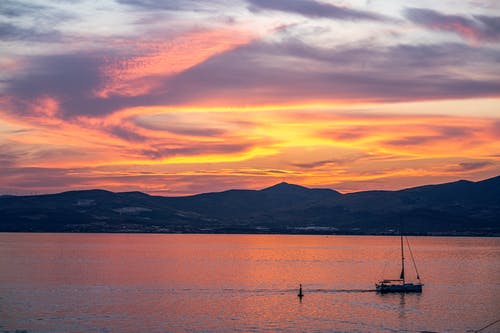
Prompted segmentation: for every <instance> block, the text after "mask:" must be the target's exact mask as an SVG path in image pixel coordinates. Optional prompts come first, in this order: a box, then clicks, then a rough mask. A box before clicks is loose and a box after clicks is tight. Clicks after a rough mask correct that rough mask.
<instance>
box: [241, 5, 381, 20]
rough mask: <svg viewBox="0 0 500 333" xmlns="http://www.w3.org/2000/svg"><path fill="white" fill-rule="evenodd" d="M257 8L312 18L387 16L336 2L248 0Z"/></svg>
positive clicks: (369, 18)
mask: <svg viewBox="0 0 500 333" xmlns="http://www.w3.org/2000/svg"><path fill="white" fill-rule="evenodd" d="M248 2H249V3H250V4H251V5H252V6H253V7H255V8H260V9H270V10H278V11H283V12H288V13H294V14H299V15H303V16H307V17H312V18H330V19H337V20H353V21H356V20H369V21H385V20H388V18H387V17H384V16H383V15H380V14H377V13H372V12H369V11H364V10H359V9H353V8H349V7H341V6H337V5H334V4H330V3H326V2H319V1H314V0H310V1H306V0H291V1H279V0H248Z"/></svg>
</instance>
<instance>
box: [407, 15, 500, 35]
mask: <svg viewBox="0 0 500 333" xmlns="http://www.w3.org/2000/svg"><path fill="white" fill-rule="evenodd" d="M405 16H406V17H407V18H408V19H409V20H410V21H412V22H413V23H415V24H418V25H421V26H424V27H426V28H428V29H432V30H442V31H448V32H453V33H456V34H458V35H460V36H462V37H463V38H465V39H468V40H473V41H487V42H497V41H500V17H498V16H485V15H475V16H471V17H466V16H461V15H447V14H442V13H440V12H438V11H435V10H431V9H423V8H407V9H406V10H405Z"/></svg>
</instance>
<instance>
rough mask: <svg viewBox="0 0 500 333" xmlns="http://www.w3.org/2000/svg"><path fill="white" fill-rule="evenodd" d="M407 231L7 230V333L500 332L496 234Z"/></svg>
mask: <svg viewBox="0 0 500 333" xmlns="http://www.w3.org/2000/svg"><path fill="white" fill-rule="evenodd" d="M408 241H409V243H410V245H411V250H412V254H413V257H414V259H415V263H416V267H417V269H418V273H419V276H420V279H421V281H422V282H423V283H424V287H423V292H422V293H415V294H379V293H377V292H376V291H375V283H376V282H377V281H378V280H380V279H383V278H398V277H399V274H400V269H401V267H400V266H401V251H400V239H399V237H393V236H320V235H210V234H199V235H198V234H62V233H57V234H51V233H0V332H3V333H14V332H16V333H21V332H22V333H32V332H40V333H42V332H44V333H45V332H47V333H49V332H50V333H57V332H476V331H479V332H500V322H497V321H498V320H499V319H500V238H479V237H467V238H465V237H464V238H461V237H408ZM405 244H406V240H405ZM405 257H406V260H405V268H406V277H407V279H408V280H410V281H416V273H415V268H414V265H413V262H412V260H411V254H410V253H409V251H408V250H406V251H405ZM300 284H302V288H303V293H304V297H302V298H299V297H297V294H298V289H299V285H300ZM488 325H490V326H488Z"/></svg>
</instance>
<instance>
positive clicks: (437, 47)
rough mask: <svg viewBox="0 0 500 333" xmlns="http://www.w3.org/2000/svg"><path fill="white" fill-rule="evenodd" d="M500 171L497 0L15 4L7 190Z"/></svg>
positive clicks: (4, 147) (5, 20)
mask: <svg viewBox="0 0 500 333" xmlns="http://www.w3.org/2000/svg"><path fill="white" fill-rule="evenodd" d="M499 174H500V2H499V1H496V0H441V1H435V0H432V1H430V0H418V1H416V0H407V1H402V0H401V1H397V0H350V1H347V0H346V1H344V0H321V1H320V0H311V1H307V0H288V1H280V0H241V1H239V0H231V1H222V0H210V1H191V0H178V1H176V0H170V1H167V0H115V1H107V0H101V1H93V0H88V1H86V0H82V1H70V0H57V1H49V0H43V1H36V0H29V1H15V0H2V1H1V3H0V194H15V195H25V194H41V193H56V192H61V191H67V190H77V189H78V190H79V189H93V188H101V189H107V190H111V191H143V192H146V193H150V194H154V195H167V196H178V195H190V194H196V193H203V192H213V191H223V190H228V189H261V188H264V187H267V186H271V185H273V184H275V183H278V182H282V181H286V182H289V183H294V184H300V185H303V186H307V187H321V188H332V189H336V190H338V191H340V192H343V193H348V192H355V191H363V190H373V189H386V190H396V189H402V188H407V187H412V186H419V185H424V184H433V183H443V182H448V181H456V180H459V179H468V180H473V181H477V180H481V179H485V178H489V177H493V176H497V175H499Z"/></svg>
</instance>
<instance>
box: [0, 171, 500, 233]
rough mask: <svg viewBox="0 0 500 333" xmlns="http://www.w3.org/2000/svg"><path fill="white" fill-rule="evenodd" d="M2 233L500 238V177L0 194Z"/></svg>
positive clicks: (0, 225) (0, 228)
mask: <svg viewBox="0 0 500 333" xmlns="http://www.w3.org/2000/svg"><path fill="white" fill-rule="evenodd" d="M0 221H1V222H0V231H4V232H5V231H35V232H38V231H40V232H41V231H47V232H202V233H208V232H211V233H322V234H393V233H397V232H399V226H400V224H401V223H402V224H403V225H404V229H405V231H406V232H407V233H411V234H424V235H490V236H491V235H497V236H498V235H500V176H498V177H494V178H490V179H486V180H483V181H479V182H470V181H463V180H461V181H457V182H453V183H446V184H439V185H427V186H420V187H415V188H409V189H405V190H400V191H366V192H357V193H350V194H341V193H339V192H336V191H334V190H329V189H309V188H306V187H302V186H298V185H293V184H288V183H280V184H277V185H274V186H272V187H268V188H265V189H262V190H257V191H256V190H229V191H225V192H217V193H205V194H199V195H193V196H186V197H160V196H150V195H147V194H144V193H141V192H122V193H113V192H109V191H104V190H88V191H71V192H63V193H59V194H51V195H37V196H1V197H0Z"/></svg>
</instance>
